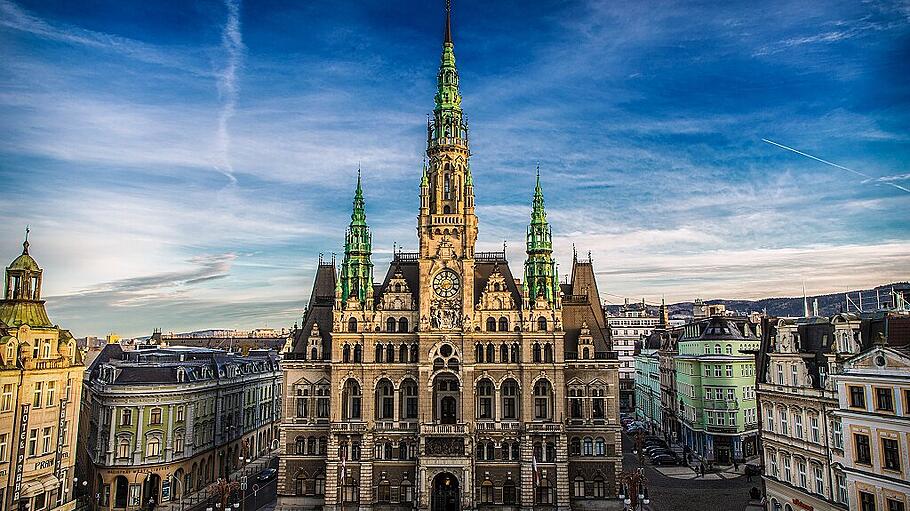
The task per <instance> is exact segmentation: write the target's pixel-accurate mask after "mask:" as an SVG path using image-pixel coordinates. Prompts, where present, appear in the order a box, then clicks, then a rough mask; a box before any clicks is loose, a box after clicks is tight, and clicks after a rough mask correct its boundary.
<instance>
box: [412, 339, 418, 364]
mask: <svg viewBox="0 0 910 511" xmlns="http://www.w3.org/2000/svg"><path fill="white" fill-rule="evenodd" d="M411 363H412V364H416V363H417V345H416V344H412V345H411Z"/></svg>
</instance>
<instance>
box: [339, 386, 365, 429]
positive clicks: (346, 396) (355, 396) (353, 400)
mask: <svg viewBox="0 0 910 511" xmlns="http://www.w3.org/2000/svg"><path fill="white" fill-rule="evenodd" d="M341 394H342V395H341V401H342V403H343V404H344V409H343V410H342V411H343V412H344V413H343V417H342V418H343V419H347V420H351V419H360V401H361V397H362V396H361V393H360V384H358V383H357V381H356V380H354V379H349V380H348V381H347V382H345V384H344V390H342V393H341Z"/></svg>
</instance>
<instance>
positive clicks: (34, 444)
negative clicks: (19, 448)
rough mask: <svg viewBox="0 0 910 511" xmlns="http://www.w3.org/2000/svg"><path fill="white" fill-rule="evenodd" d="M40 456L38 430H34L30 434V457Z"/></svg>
mask: <svg viewBox="0 0 910 511" xmlns="http://www.w3.org/2000/svg"><path fill="white" fill-rule="evenodd" d="M37 454H38V428H32V429H31V430H29V432H28V455H29V456H35V455H37Z"/></svg>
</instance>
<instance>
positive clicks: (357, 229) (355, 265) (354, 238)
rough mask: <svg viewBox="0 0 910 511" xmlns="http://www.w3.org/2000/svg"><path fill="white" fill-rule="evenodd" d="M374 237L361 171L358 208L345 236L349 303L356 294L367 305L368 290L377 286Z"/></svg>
mask: <svg viewBox="0 0 910 511" xmlns="http://www.w3.org/2000/svg"><path fill="white" fill-rule="evenodd" d="M372 241H373V235H372V234H371V233H370V227H369V226H368V225H367V215H366V211H365V210H364V200H363V187H362V186H361V181H360V169H359V168H358V169H357V188H356V189H355V190H354V208H353V211H352V212H351V224H350V225H349V226H348V230H347V232H346V233H345V236H344V260H343V261H342V263H341V299H342V300H343V301H346V300H347V299H348V297H349V296H351V295H354V296H356V297H357V299H358V300H360V302H361V303H364V302H365V301H366V298H367V290H368V289H370V288H371V287H372V286H373V263H372V261H371V260H370V256H371V255H372Z"/></svg>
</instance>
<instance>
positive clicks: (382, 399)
mask: <svg viewBox="0 0 910 511" xmlns="http://www.w3.org/2000/svg"><path fill="white" fill-rule="evenodd" d="M376 415H377V417H378V418H379V419H384V420H393V419H394V418H395V389H394V388H393V387H392V382H390V381H389V380H385V379H384V380H381V381H380V382H379V384H378V385H376Z"/></svg>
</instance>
